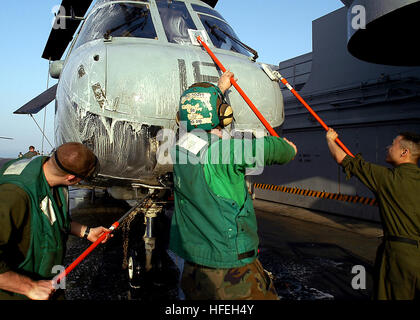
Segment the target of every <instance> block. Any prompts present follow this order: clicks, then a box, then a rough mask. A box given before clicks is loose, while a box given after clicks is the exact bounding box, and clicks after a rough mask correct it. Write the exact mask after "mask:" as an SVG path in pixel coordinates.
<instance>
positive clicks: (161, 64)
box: [14, 0, 284, 279]
mask: <svg viewBox="0 0 420 320" xmlns="http://www.w3.org/2000/svg"><path fill="white" fill-rule="evenodd" d="M93 2H94V1H93V0H91V1H89V0H86V1H74V0H63V1H62V3H61V6H60V7H59V10H58V12H57V14H56V18H55V22H54V25H53V27H52V30H51V33H50V35H49V38H48V41H47V43H46V46H45V49H44V52H43V54H42V58H43V59H46V60H48V61H49V66H50V67H49V73H50V76H51V77H52V78H54V79H58V83H57V84H55V85H54V86H52V87H50V88H49V89H47V90H46V91H45V92H43V93H41V94H40V95H38V96H37V97H36V98H34V99H33V100H31V101H30V102H28V103H27V104H25V105H24V106H22V107H21V108H19V109H18V110H16V111H15V112H14V113H15V114H35V113H37V112H39V111H40V110H42V109H43V108H44V107H46V106H47V105H48V104H49V103H50V102H52V101H54V100H55V119H54V138H55V144H56V146H59V145H61V144H63V143H66V142H80V143H82V144H84V145H86V146H87V147H89V148H90V149H91V150H92V151H93V152H94V153H95V154H96V156H97V157H98V159H99V162H100V171H99V173H98V175H97V177H96V178H95V179H94V180H92V181H90V182H89V184H88V185H89V186H91V187H102V188H106V189H107V191H108V193H109V194H110V195H111V196H112V197H114V198H116V199H121V200H126V201H134V200H139V199H142V198H144V197H146V195H148V194H149V193H150V192H151V191H157V193H158V194H159V195H161V197H163V196H165V195H167V192H168V191H170V190H171V181H172V176H171V172H172V165H171V164H168V163H161V161H159V159H158V157H159V147H160V146H161V145H162V144H164V143H165V141H163V139H162V137H161V136H160V132H161V130H162V129H166V130H173V131H174V132H175V131H176V130H177V128H178V125H177V122H176V113H177V111H178V106H179V98H180V96H181V94H182V93H183V91H184V90H186V89H187V88H188V87H189V86H190V85H192V84H193V83H196V82H203V81H206V82H211V83H214V84H217V82H218V79H219V77H220V76H221V74H222V72H221V71H220V69H219V68H218V67H217V66H216V64H215V63H214V62H213V60H212V59H211V57H210V56H209V55H208V54H207V52H206V51H205V50H203V48H202V47H200V46H197V45H196V44H194V41H193V40H192V38H191V36H190V35H191V32H190V31H191V30H197V31H200V32H202V33H203V34H204V35H205V36H206V38H207V42H208V46H209V47H210V48H211V50H212V51H213V52H214V53H215V55H217V56H218V58H219V59H220V60H222V61H223V62H224V63H225V65H226V66H228V67H229V69H230V70H231V71H232V72H234V74H235V78H238V79H239V81H240V83H241V86H242V88H243V90H244V91H246V92H247V93H248V94H249V96H250V97H252V100H253V102H254V103H255V104H256V105H258V106H259V110H260V112H261V113H262V114H263V115H264V117H265V118H266V119H270V123H271V125H272V126H273V127H280V126H281V125H282V124H283V122H284V105H283V96H282V92H281V89H280V87H279V85H278V83H276V82H273V81H272V80H271V79H270V78H269V77H268V76H267V74H266V73H265V72H264V70H263V69H262V67H261V65H260V63H259V62H257V61H256V60H257V57H258V53H257V52H256V51H255V50H253V49H251V48H249V47H248V46H246V45H245V44H243V43H242V42H241V41H240V40H239V39H238V37H237V36H236V34H235V32H234V30H233V29H232V27H231V26H230V25H229V24H228V22H227V21H226V20H225V19H224V18H223V16H222V15H221V14H220V13H219V12H217V11H216V10H215V9H214V8H215V6H216V4H217V2H218V1H217V0H176V1H175V0H145V1H140V0H136V1H115V0H97V1H96V2H95V3H93ZM225 98H226V100H227V101H228V103H229V104H230V105H232V106H233V109H234V122H233V124H232V125H231V126H232V127H231V128H230V130H231V131H232V134H233V133H241V132H251V133H253V134H255V135H257V131H258V132H261V131H264V127H263V125H262V124H261V122H260V121H259V119H258V118H257V117H256V116H255V115H254V113H253V112H252V111H251V110H250V108H249V107H248V106H247V104H246V103H245V102H244V101H243V99H242V97H241V96H240V95H239V93H238V92H236V91H234V90H229V91H228V92H226V94H225ZM158 211H159V210H158ZM145 216H147V214H145ZM154 217H156V214H155V213H154V214H152V215H151V219H149V221H151V220H153V219H152V218H154ZM148 223H149V222H148ZM151 226H152V223H151V222H150V223H149V224H148V226H147V228H148V229H150V228H151ZM149 227H150V228H149ZM151 238H152V237H151V236H150V237H149V239H151ZM145 242H147V241H146V240H145ZM146 247H147V245H146ZM149 247H151V248H153V247H154V243H153V244H151V245H150V246H149ZM139 250H140V249H139V248H137V249H136V250H135V251H136V252H135V253H132V252H131V251H132V250H131V251H130V252H129V253H128V256H129V259H128V260H129V263H128V264H129V265H128V268H129V272H131V275H130V279H132V278H133V272H134V271H133V270H139V267H138V264H139V263H140V262H136V261H137V260H139V259H136V258H135V256H138V252H137V251H139ZM146 250H147V249H146ZM151 250H153V249H151ZM143 260H144V259H143ZM141 264H142V265H144V261H143V262H141ZM140 269H141V268H140ZM146 269H147V268H146Z"/></svg>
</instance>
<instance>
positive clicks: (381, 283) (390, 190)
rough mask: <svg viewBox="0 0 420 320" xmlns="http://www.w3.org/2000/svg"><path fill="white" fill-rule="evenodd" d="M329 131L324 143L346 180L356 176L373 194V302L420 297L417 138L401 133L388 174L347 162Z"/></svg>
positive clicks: (352, 160) (391, 154) (389, 158)
mask: <svg viewBox="0 0 420 320" xmlns="http://www.w3.org/2000/svg"><path fill="white" fill-rule="evenodd" d="M337 136H338V135H337V133H336V132H335V131H334V130H333V129H330V130H329V131H328V132H327V135H326V138H327V143H328V147H329V149H330V151H331V154H332V156H333V158H334V159H335V161H336V162H337V163H338V164H341V166H342V167H343V168H344V171H345V172H346V173H347V176H348V177H350V176H351V175H354V176H356V177H357V178H358V179H359V180H360V181H361V182H362V183H363V184H364V185H366V186H367V187H368V188H369V189H370V190H372V191H373V192H374V193H375V195H376V199H377V201H378V204H379V211H380V215H381V221H382V227H383V232H384V238H383V243H382V244H381V245H380V246H379V248H378V251H377V255H376V261H375V277H374V280H375V281H374V293H373V298H374V299H379V300H412V299H415V298H419V297H420V198H419V190H420V169H419V167H418V166H417V163H418V161H419V159H420V136H419V135H417V134H414V133H408V132H406V133H400V134H399V135H398V136H397V137H396V138H395V139H394V141H393V143H392V145H391V146H389V147H388V153H387V156H386V159H385V160H386V162H388V163H389V164H391V165H392V166H393V168H392V169H390V168H386V167H383V166H379V165H376V164H373V163H370V162H367V161H365V160H364V159H363V158H362V157H361V156H360V155H357V156H356V157H355V158H352V157H350V156H348V155H346V153H344V151H343V150H342V149H341V148H340V147H339V146H338V145H337V144H336V143H335V140H336V138H337Z"/></svg>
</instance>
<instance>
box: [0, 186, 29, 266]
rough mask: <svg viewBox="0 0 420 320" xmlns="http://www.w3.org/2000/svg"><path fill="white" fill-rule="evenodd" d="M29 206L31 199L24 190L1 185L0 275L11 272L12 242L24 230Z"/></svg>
mask: <svg viewBox="0 0 420 320" xmlns="http://www.w3.org/2000/svg"><path fill="white" fill-rule="evenodd" d="M29 206H30V202H29V197H28V195H27V194H26V193H25V192H24V191H23V190H22V189H20V188H19V187H17V186H15V185H10V184H3V185H0V273H4V272H7V271H10V270H11V267H10V265H9V263H8V261H9V259H8V255H9V254H14V253H11V252H10V251H11V249H10V248H11V247H12V245H11V241H13V239H16V238H17V237H16V235H15V234H16V233H18V232H19V230H21V229H22V226H23V224H24V222H25V217H26V216H27V213H28V212H29V210H28V208H29ZM13 247H15V248H17V246H13Z"/></svg>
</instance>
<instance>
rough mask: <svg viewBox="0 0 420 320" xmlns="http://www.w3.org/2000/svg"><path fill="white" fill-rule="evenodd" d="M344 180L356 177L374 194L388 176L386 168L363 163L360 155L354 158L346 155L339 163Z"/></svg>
mask: <svg viewBox="0 0 420 320" xmlns="http://www.w3.org/2000/svg"><path fill="white" fill-rule="evenodd" d="M341 166H342V167H343V171H344V172H345V173H346V179H347V180H348V179H350V178H351V177H352V176H355V177H357V178H358V179H359V180H360V182H362V183H363V184H364V185H365V186H366V187H368V188H369V189H370V190H372V191H374V192H376V190H377V189H378V186H379V185H380V184H381V182H382V181H383V179H384V178H385V177H386V176H388V174H389V169H387V168H386V167H383V166H380V165H377V164H374V163H370V162H367V161H365V160H364V159H363V158H362V156H361V155H360V154H357V155H356V156H355V157H354V158H352V157H350V156H349V155H347V156H346V157H345V158H344V159H343V162H342V163H341Z"/></svg>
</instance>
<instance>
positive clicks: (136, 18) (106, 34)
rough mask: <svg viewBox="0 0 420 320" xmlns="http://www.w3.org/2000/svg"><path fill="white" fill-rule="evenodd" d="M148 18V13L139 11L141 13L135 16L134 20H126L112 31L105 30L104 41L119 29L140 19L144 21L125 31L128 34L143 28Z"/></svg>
mask: <svg viewBox="0 0 420 320" xmlns="http://www.w3.org/2000/svg"><path fill="white" fill-rule="evenodd" d="M148 17H149V11H141V13H140V14H139V15H137V16H135V17H134V18H132V19H130V20H128V21H126V22H124V23H122V24H120V25H119V26H116V27H114V28H112V29H109V30H107V31H106V33H105V34H104V38H105V39H109V37H110V36H111V34H112V33H114V32H115V31H117V30H118V29H120V28H122V27H124V26H127V25H130V24H131V23H133V22H134V21H136V20H138V19H141V18H144V21H143V22H140V23H139V24H137V25H134V26H133V27H131V29H129V30H127V31H128V32H129V33H131V32H133V31H135V30H137V29H138V28H139V27H143V28H144V26H145V25H146V22H147V18H148ZM127 31H126V32H127Z"/></svg>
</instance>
